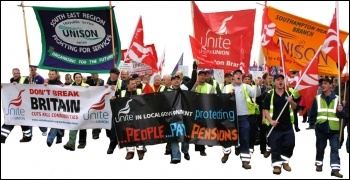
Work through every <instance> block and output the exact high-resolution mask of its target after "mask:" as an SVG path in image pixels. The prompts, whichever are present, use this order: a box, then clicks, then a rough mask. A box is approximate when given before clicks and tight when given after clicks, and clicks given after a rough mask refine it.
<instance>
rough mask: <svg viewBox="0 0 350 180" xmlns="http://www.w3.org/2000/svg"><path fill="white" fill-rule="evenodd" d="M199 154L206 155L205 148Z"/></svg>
mask: <svg viewBox="0 0 350 180" xmlns="http://www.w3.org/2000/svg"><path fill="white" fill-rule="evenodd" d="M199 154H200V155H201V156H207V153H205V150H202V151H200V152H199Z"/></svg>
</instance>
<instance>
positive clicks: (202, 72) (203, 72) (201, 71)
mask: <svg viewBox="0 0 350 180" xmlns="http://www.w3.org/2000/svg"><path fill="white" fill-rule="evenodd" d="M200 74H205V75H206V74H207V71H206V70H199V71H198V75H200Z"/></svg>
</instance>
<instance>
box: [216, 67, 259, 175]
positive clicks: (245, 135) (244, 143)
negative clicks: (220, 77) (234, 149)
mask: <svg viewBox="0 0 350 180" xmlns="http://www.w3.org/2000/svg"><path fill="white" fill-rule="evenodd" d="M256 81H257V80H256ZM257 83H258V82H256V84H257ZM255 91H256V95H257V96H260V93H261V91H260V87H259V86H256V87H255V88H253V87H252V86H250V85H248V84H244V83H242V71H241V70H239V69H237V70H235V71H234V72H233V82H232V84H229V85H226V86H225V87H224V89H223V90H222V93H226V94H227V93H230V94H233V93H234V95H235V100H236V107H237V118H238V123H237V124H238V133H239V134H238V139H239V151H240V157H241V161H242V167H243V168H244V169H251V166H250V164H249V163H250V158H251V155H250V153H249V140H250V127H251V126H252V125H251V124H252V122H253V121H255V107H254V103H253V102H252V100H251V98H253V97H254V95H255ZM223 153H224V156H223V157H222V158H221V162H222V163H226V161H227V160H228V157H229V155H230V154H231V147H223Z"/></svg>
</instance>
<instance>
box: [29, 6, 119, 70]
mask: <svg viewBox="0 0 350 180" xmlns="http://www.w3.org/2000/svg"><path fill="white" fill-rule="evenodd" d="M33 9H34V12H35V15H36V19H37V21H38V24H39V27H40V31H41V41H42V55H41V60H40V63H39V68H42V69H56V70H59V71H69V72H87V73H108V72H109V70H110V69H112V68H114V67H115V63H116V64H117V65H118V64H119V62H120V58H121V50H120V38H119V33H118V28H117V23H116V21H115V17H114V12H113V11H112V18H113V31H114V33H113V35H112V33H111V32H112V31H111V19H110V18H111V16H110V7H109V6H105V7H88V8H56V7H55V8H54V7H37V6H36V7H33ZM112 37H114V49H115V59H114V57H113V51H112V49H113V48H112V47H113V46H112V42H113V41H112Z"/></svg>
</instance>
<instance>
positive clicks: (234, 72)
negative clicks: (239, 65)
mask: <svg viewBox="0 0 350 180" xmlns="http://www.w3.org/2000/svg"><path fill="white" fill-rule="evenodd" d="M238 72H240V73H241V74H243V72H242V71H241V70H240V69H236V70H234V71H233V73H232V74H233V75H235V74H236V73H238Z"/></svg>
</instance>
